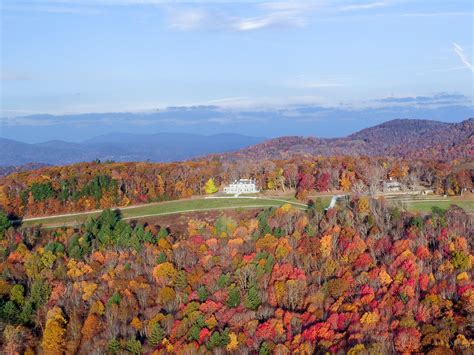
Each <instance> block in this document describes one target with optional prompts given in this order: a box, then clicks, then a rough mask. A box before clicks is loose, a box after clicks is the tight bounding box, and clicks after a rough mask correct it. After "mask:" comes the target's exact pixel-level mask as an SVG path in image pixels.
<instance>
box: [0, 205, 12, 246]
mask: <svg viewBox="0 0 474 355" xmlns="http://www.w3.org/2000/svg"><path fill="white" fill-rule="evenodd" d="M11 226H12V224H11V222H10V220H9V219H8V217H7V215H6V214H5V213H3V212H2V211H0V239H2V238H3V237H4V236H5V232H6V231H7V230H8V228H10V227H11Z"/></svg>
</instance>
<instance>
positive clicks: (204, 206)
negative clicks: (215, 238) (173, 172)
mask: <svg viewBox="0 0 474 355" xmlns="http://www.w3.org/2000/svg"><path fill="white" fill-rule="evenodd" d="M285 200H286V199H285ZM292 202H293V201H290V200H288V203H292ZM283 203H284V202H283V201H274V200H271V198H268V199H266V198H258V199H249V198H216V199H191V200H177V201H168V202H163V203H159V204H153V205H144V206H138V207H134V208H129V209H122V210H120V211H121V213H122V218H124V219H132V218H137V219H138V218H140V217H150V216H159V215H167V214H173V213H184V212H193V211H206V210H218V209H230V208H253V207H267V206H268V207H270V206H280V205H282V204H283ZM295 207H298V208H303V207H302V206H299V205H295ZM98 214H99V212H95V213H85V214H80V215H74V216H58V217H54V216H53V217H45V218H41V219H37V220H32V221H24V222H23V225H24V226H33V225H39V224H42V225H44V226H60V225H70V224H76V223H82V222H84V221H85V220H86V219H87V218H88V217H90V216H96V215H98Z"/></svg>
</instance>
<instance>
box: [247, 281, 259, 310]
mask: <svg viewBox="0 0 474 355" xmlns="http://www.w3.org/2000/svg"><path fill="white" fill-rule="evenodd" d="M261 303H262V301H261V300H260V297H259V295H258V291H257V289H256V288H255V286H252V287H250V288H249V290H248V291H247V295H246V296H245V299H244V306H245V308H248V309H252V310H256V309H257V308H258V306H260V304H261Z"/></svg>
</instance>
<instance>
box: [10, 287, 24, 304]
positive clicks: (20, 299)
mask: <svg viewBox="0 0 474 355" xmlns="http://www.w3.org/2000/svg"><path fill="white" fill-rule="evenodd" d="M24 293H25V288H24V287H23V286H22V285H20V284H16V285H14V286H13V287H12V288H11V290H10V300H12V301H13V302H15V303H16V304H17V305H19V306H23V304H24V303H25V296H24Z"/></svg>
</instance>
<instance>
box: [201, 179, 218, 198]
mask: <svg viewBox="0 0 474 355" xmlns="http://www.w3.org/2000/svg"><path fill="white" fill-rule="evenodd" d="M204 190H205V191H206V194H208V195H210V194H215V193H216V192H217V191H219V189H218V188H217V187H216V184H215V182H214V179H213V178H210V179H209V180H207V182H206V185H205V187H204Z"/></svg>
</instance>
